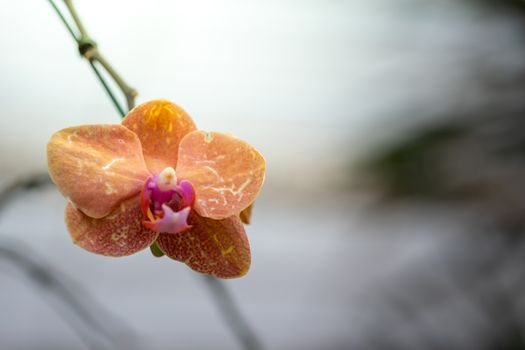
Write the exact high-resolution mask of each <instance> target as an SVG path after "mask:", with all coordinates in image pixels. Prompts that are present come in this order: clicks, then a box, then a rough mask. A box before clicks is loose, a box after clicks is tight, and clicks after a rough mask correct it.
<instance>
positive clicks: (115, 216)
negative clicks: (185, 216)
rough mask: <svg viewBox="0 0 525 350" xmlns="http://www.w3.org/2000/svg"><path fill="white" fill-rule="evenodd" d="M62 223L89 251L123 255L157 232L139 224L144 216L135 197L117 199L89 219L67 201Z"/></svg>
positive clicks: (145, 243)
mask: <svg viewBox="0 0 525 350" xmlns="http://www.w3.org/2000/svg"><path fill="white" fill-rule="evenodd" d="M65 216H66V225H67V228H68V230H69V233H70V234H71V238H72V239H73V242H74V243H75V244H77V245H79V246H80V247H82V248H84V249H86V250H87V251H90V252H92V253H97V254H102V255H108V256H126V255H130V254H133V253H136V252H138V251H140V250H142V249H144V248H147V247H149V246H150V245H151V244H152V243H153V242H154V241H155V239H156V238H157V236H158V233H156V232H153V231H151V230H150V229H147V228H146V227H144V226H143V225H142V221H143V220H144V216H143V215H142V211H141V209H140V200H139V198H138V197H135V198H132V199H129V200H127V201H125V202H123V203H121V205H120V207H119V208H118V209H116V210H115V211H114V212H113V213H111V214H110V215H108V216H106V217H105V218H102V219H93V218H90V217H89V216H86V215H84V214H83V213H82V212H81V211H79V210H77V209H75V207H74V206H73V205H72V204H71V203H68V205H67V206H66V210H65Z"/></svg>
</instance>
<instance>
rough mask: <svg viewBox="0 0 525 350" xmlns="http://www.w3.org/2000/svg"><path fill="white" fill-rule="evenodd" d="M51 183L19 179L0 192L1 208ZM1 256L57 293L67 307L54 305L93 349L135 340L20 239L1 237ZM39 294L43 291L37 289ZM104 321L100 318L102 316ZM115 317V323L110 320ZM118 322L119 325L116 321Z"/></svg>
mask: <svg viewBox="0 0 525 350" xmlns="http://www.w3.org/2000/svg"><path fill="white" fill-rule="evenodd" d="M50 184H51V179H50V178H49V176H48V175H47V174H41V175H34V176H32V177H27V178H25V179H21V180H18V181H16V182H14V183H13V184H11V185H10V186H8V187H7V188H6V189H4V190H3V191H2V192H1V193H0V212H1V211H2V210H3V209H4V208H5V207H6V205H7V204H8V202H9V201H10V200H11V199H12V198H13V197H14V196H15V195H16V194H19V193H20V192H21V191H23V190H32V189H35V188H40V187H43V186H46V185H50ZM0 259H3V260H6V261H8V262H10V263H12V264H13V265H14V266H16V267H17V268H19V269H20V270H21V271H22V272H24V273H25V275H26V276H27V278H28V280H29V281H30V282H31V283H32V284H33V285H34V286H35V287H36V288H37V289H39V290H43V291H46V292H47V293H48V294H50V295H52V296H54V297H55V298H54V299H55V300H56V301H57V302H59V303H60V305H61V306H63V307H65V309H64V308H53V310H55V311H56V312H57V313H58V314H59V315H60V316H61V317H63V318H64V320H65V324H67V325H68V326H69V327H71V328H72V329H73V331H74V332H75V333H76V334H77V335H78V336H79V338H80V339H81V340H82V341H83V342H84V344H85V345H86V346H87V347H88V348H90V349H97V350H100V349H121V348H122V349H130V346H131V348H134V347H133V346H132V344H136V340H137V339H136V336H135V335H134V332H133V331H132V330H131V328H130V327H128V326H127V325H126V324H125V322H124V321H123V320H121V319H117V317H115V316H114V315H112V314H111V313H110V312H109V310H106V309H105V308H104V307H103V306H102V305H100V304H99V303H97V302H96V300H95V299H94V298H93V297H92V296H90V295H89V294H88V293H87V288H86V287H84V286H82V285H80V284H78V283H77V282H75V281H73V280H71V279H69V278H67V277H66V276H65V275H64V274H62V273H61V272H60V271H58V270H56V269H54V268H53V267H52V266H51V265H50V264H49V263H47V262H46V261H45V259H44V258H43V257H41V256H38V255H36V254H35V252H33V251H31V249H30V248H29V247H27V246H25V245H23V244H22V243H21V242H19V241H16V242H15V241H9V240H6V239H2V240H0ZM38 295H39V296H41V295H42V294H40V293H38ZM102 319H103V320H104V322H100V320H102ZM110 320H115V324H110ZM117 323H118V326H116V324H117Z"/></svg>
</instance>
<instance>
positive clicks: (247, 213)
mask: <svg viewBox="0 0 525 350" xmlns="http://www.w3.org/2000/svg"><path fill="white" fill-rule="evenodd" d="M252 209H253V203H252V204H250V205H249V206H248V207H247V208H246V209H244V210H243V211H241V212H240V213H239V218H240V219H241V221H242V222H243V223H244V224H246V225H249V224H251V223H252Z"/></svg>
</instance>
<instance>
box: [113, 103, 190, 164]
mask: <svg viewBox="0 0 525 350" xmlns="http://www.w3.org/2000/svg"><path fill="white" fill-rule="evenodd" d="M122 125H124V126H125V127H127V128H128V129H130V130H132V131H133V132H135V133H136V134H137V135H138V137H139V139H140V142H141V143H142V151H143V152H144V158H145V159H146V164H147V165H148V168H149V170H150V171H151V172H153V173H160V172H161V171H162V170H163V169H164V168H166V167H168V166H172V167H175V164H177V157H178V148H179V143H180V141H181V139H182V138H183V137H184V135H186V134H187V133H189V132H191V131H193V130H195V129H196V128H195V124H194V123H193V120H192V119H191V118H190V116H189V115H188V114H187V113H186V112H185V111H184V110H183V109H182V108H180V107H179V106H177V105H176V104H174V103H172V102H170V101H167V100H153V101H150V102H146V103H143V104H141V105H139V106H137V107H135V108H133V109H132V110H131V111H130V112H129V113H128V115H127V116H126V117H125V118H124V120H123V121H122Z"/></svg>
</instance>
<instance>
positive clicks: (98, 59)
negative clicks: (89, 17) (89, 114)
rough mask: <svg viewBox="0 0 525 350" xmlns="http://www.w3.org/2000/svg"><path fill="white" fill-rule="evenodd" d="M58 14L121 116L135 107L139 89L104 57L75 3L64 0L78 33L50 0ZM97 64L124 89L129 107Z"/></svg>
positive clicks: (123, 92)
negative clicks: (131, 85)
mask: <svg viewBox="0 0 525 350" xmlns="http://www.w3.org/2000/svg"><path fill="white" fill-rule="evenodd" d="M48 1H49V3H50V4H51V6H52V7H53V9H54V10H55V12H56V13H57V15H58V16H59V17H60V20H61V21H62V23H64V25H65V26H66V29H67V30H68V32H69V33H70V34H71V36H72V37H73V39H74V40H75V41H76V43H77V45H78V50H79V52H80V54H81V55H82V56H83V57H84V58H85V59H87V60H88V61H89V63H90V65H91V68H92V69H93V72H94V73H95V75H96V76H97V78H98V80H99V81H100V82H101V84H102V85H103V86H104V90H105V91H106V93H107V94H108V96H109V98H110V99H111V102H112V103H113V105H114V106H115V108H116V109H117V111H118V112H119V114H120V115H121V116H123V113H124V110H125V109H127V110H130V109H132V108H133V107H135V98H136V97H137V95H138V93H137V90H135V89H134V88H132V87H130V86H129V85H128V84H127V83H126V81H125V80H124V79H123V78H122V77H121V76H120V74H118V73H117V71H116V70H115V68H113V66H112V65H111V64H110V63H109V62H108V61H107V60H106V59H105V58H104V56H103V55H102V54H101V53H100V50H99V49H98V47H97V44H96V42H95V41H94V40H93V39H92V38H91V37H90V36H89V35H88V34H87V31H86V28H85V26H84V24H83V23H82V21H81V20H80V16H79V15H78V13H77V11H76V9H75V6H74V5H73V1H72V0H63V1H64V3H65V5H66V7H67V9H68V11H69V15H70V17H71V18H73V22H74V23H75V25H76V29H77V32H78V34H76V33H75V30H74V29H73V26H72V25H71V24H70V23H69V22H68V21H67V19H66V17H65V16H64V14H63V13H62V11H61V10H60V8H59V7H58V6H57V5H56V3H55V1H54V0H48ZM96 64H100V66H101V67H102V68H104V70H105V71H106V73H107V74H108V75H109V76H110V77H111V79H113V81H114V82H115V84H117V86H118V87H119V89H120V91H122V94H123V95H124V97H125V99H126V105H127V108H123V107H122V106H121V105H120V103H119V102H118V101H117V99H116V97H115V94H114V93H113V92H112V91H111V89H110V88H109V84H108V83H107V82H106V80H105V78H104V76H103V75H102V73H101V72H100V71H99V70H98V68H97V66H96Z"/></svg>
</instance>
